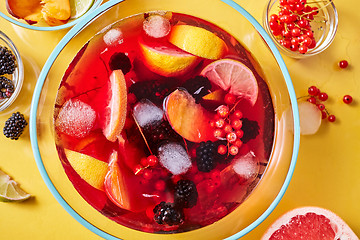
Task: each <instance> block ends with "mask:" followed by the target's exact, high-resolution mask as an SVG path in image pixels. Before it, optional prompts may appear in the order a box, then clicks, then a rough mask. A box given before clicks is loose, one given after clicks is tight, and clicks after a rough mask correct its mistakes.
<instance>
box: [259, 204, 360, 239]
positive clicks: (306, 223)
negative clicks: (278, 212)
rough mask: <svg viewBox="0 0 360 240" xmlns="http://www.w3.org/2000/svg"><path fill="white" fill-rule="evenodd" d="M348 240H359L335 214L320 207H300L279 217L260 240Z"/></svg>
mask: <svg viewBox="0 0 360 240" xmlns="http://www.w3.org/2000/svg"><path fill="white" fill-rule="evenodd" d="M277 239H282V240H297V239H349V240H359V238H358V237H357V236H356V235H355V233H354V232H353V231H352V230H351V229H350V227H349V226H348V225H347V224H346V223H345V222H344V220H342V219H341V218H340V217H339V216H337V215H336V214H335V213H333V212H331V211H330V210H327V209H324V208H320V207H300V208H296V209H293V210H291V211H289V212H287V213H285V214H284V215H282V216H281V217H279V218H278V219H277V220H276V221H275V222H274V223H273V224H272V225H271V226H270V227H269V229H268V230H267V231H266V232H265V234H264V235H263V237H262V238H261V240H277Z"/></svg>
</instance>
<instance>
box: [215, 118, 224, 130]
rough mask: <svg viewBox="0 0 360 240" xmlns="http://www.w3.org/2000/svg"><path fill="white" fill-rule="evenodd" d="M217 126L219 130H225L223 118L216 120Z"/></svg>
mask: <svg viewBox="0 0 360 240" xmlns="http://www.w3.org/2000/svg"><path fill="white" fill-rule="evenodd" d="M215 126H216V127H218V128H223V127H224V126H225V120H224V119H223V118H220V119H218V120H216V122H215Z"/></svg>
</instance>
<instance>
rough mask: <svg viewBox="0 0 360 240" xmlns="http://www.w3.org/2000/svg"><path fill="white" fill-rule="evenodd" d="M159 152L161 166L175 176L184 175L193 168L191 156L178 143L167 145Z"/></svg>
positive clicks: (161, 147)
mask: <svg viewBox="0 0 360 240" xmlns="http://www.w3.org/2000/svg"><path fill="white" fill-rule="evenodd" d="M158 152H159V162H160V164H161V165H162V166H163V167H164V168H166V169H167V170H169V171H170V172H171V173H172V174H174V175H179V174H184V173H186V172H187V171H188V170H189V168H190V167H191V160H190V157H189V155H188V154H187V152H186V150H185V149H184V147H183V146H181V145H180V144H178V143H172V142H170V143H165V144H163V145H161V146H160V147H159V149H158Z"/></svg>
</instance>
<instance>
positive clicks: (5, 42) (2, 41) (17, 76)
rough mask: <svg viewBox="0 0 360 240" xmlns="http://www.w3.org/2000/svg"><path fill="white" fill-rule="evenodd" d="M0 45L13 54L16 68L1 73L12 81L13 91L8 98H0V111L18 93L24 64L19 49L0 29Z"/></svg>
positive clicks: (7, 105)
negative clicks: (7, 72)
mask: <svg viewBox="0 0 360 240" xmlns="http://www.w3.org/2000/svg"><path fill="white" fill-rule="evenodd" d="M0 46H5V47H7V48H8V49H9V50H10V51H11V52H12V53H13V54H14V56H15V61H16V68H15V71H14V73H13V74H5V75H2V76H4V77H6V78H8V79H10V80H12V81H13V83H14V92H13V94H12V95H11V97H10V98H5V99H0V111H3V110H5V109H6V108H7V107H9V106H10V105H11V104H12V103H13V102H14V101H15V99H16V98H17V96H18V95H19V93H20V90H21V87H22V84H23V81H24V66H23V63H22V60H21V57H20V54H19V51H18V50H17V48H16V47H15V45H14V43H13V42H12V41H11V40H10V38H9V37H8V36H6V34H5V33H3V32H2V31H0Z"/></svg>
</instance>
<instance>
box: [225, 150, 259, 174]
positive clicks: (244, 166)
mask: <svg viewBox="0 0 360 240" xmlns="http://www.w3.org/2000/svg"><path fill="white" fill-rule="evenodd" d="M232 166H233V170H234V171H235V173H237V174H238V175H239V177H241V178H243V179H244V180H247V181H251V180H254V179H255V178H256V176H257V175H258V173H259V165H258V164H257V159H256V157H255V154H254V153H253V152H252V151H250V152H249V153H247V154H245V155H243V156H240V157H239V158H236V159H234V160H233V164H232Z"/></svg>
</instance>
